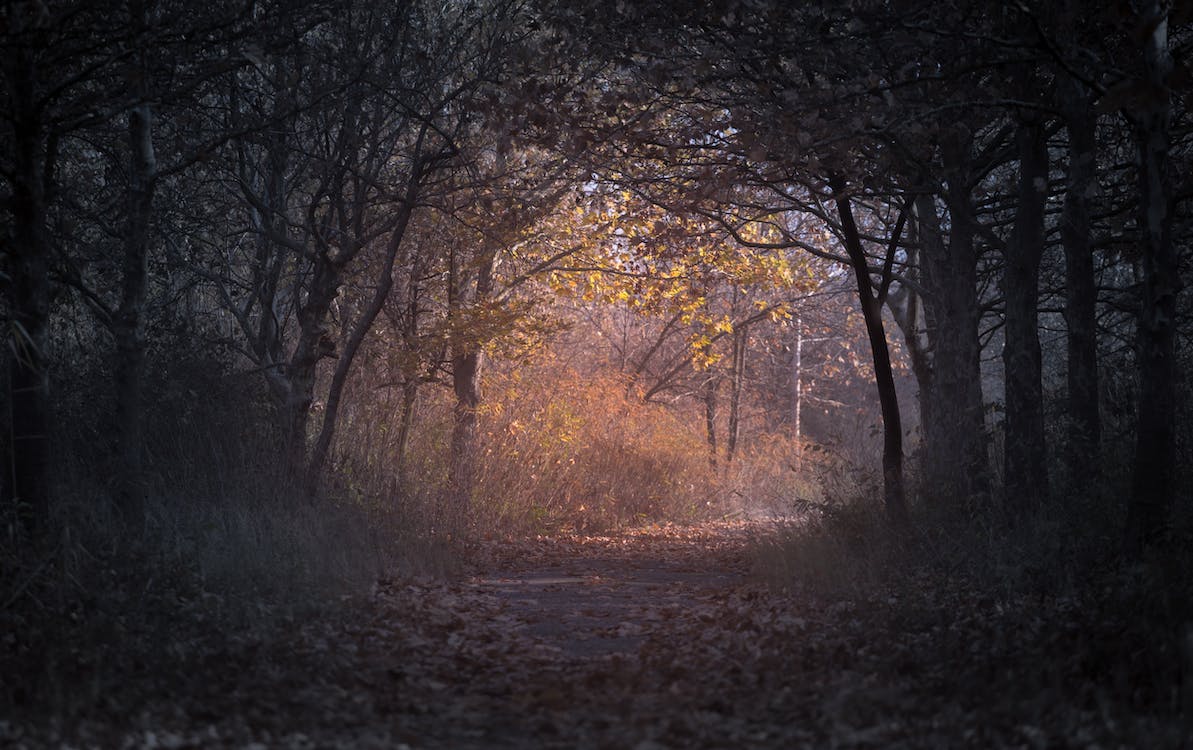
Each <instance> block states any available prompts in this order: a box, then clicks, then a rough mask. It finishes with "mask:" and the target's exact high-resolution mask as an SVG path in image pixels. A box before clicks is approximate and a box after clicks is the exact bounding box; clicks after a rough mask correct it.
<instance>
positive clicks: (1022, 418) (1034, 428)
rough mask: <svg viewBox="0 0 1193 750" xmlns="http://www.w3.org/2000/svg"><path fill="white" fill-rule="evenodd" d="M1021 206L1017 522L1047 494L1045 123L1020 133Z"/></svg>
mask: <svg viewBox="0 0 1193 750" xmlns="http://www.w3.org/2000/svg"><path fill="white" fill-rule="evenodd" d="M1018 149H1019V205H1018V210H1017V213H1016V215H1015V226H1014V230H1013V233H1012V237H1011V241H1010V242H1009V243H1008V244H1007V249H1006V269H1005V271H1004V273H1003V294H1004V296H1005V299H1006V326H1005V328H1004V335H1005V344H1004V348H1003V366H1004V368H1005V371H1006V414H1007V417H1006V432H1005V451H1004V458H1005V475H1006V476H1005V493H1006V494H1005V502H1004V505H1005V508H1006V510H1007V513H1008V517H1009V518H1011V519H1012V520H1014V519H1015V518H1016V517H1017V516H1018V515H1020V514H1022V513H1023V512H1025V511H1030V510H1033V509H1035V508H1036V507H1038V506H1039V504H1040V502H1041V501H1042V500H1043V498H1044V497H1045V496H1046V495H1047V493H1048V472H1047V468H1046V458H1045V444H1044V408H1043V404H1044V398H1043V390H1042V380H1041V377H1042V369H1041V357H1040V331H1039V279H1040V260H1041V258H1042V257H1043V253H1044V204H1045V201H1046V200H1047V197H1048V146H1047V142H1046V140H1045V134H1044V128H1043V123H1041V122H1040V121H1039V119H1038V118H1037V117H1035V116H1029V119H1027V120H1026V121H1025V122H1024V123H1023V124H1022V125H1021V127H1020V131H1019V134H1018Z"/></svg>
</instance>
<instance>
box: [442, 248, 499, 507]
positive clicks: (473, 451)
mask: <svg viewBox="0 0 1193 750" xmlns="http://www.w3.org/2000/svg"><path fill="white" fill-rule="evenodd" d="M496 259H497V253H496V251H495V250H493V249H490V248H487V249H485V250H484V251H483V255H482V256H481V258H480V259H479V263H478V264H477V268H476V271H475V273H476V281H475V286H474V287H473V288H472V289H471V290H470V291H469V292H468V293H467V294H466V293H465V290H464V289H463V288H462V287H463V286H464V284H463V278H462V277H463V275H464V273H463V271H462V270H461V269H460V268H459V267H458V259H456V258H454V257H453V260H452V266H453V268H452V272H451V275H452V277H453V281H452V282H451V284H452V286H453V287H455V292H454V293H453V294H452V295H451V296H452V298H453V299H452V301H451V303H450V304H451V306H453V307H454V309H455V310H456V311H459V310H460V309H462V306H463V305H465V304H472V305H475V304H477V303H480V302H483V301H484V300H485V299H487V298H488V297H489V294H490V293H491V292H492V290H493V269H494V264H495V263H496ZM455 325H458V323H456V322H453V326H455ZM453 335H454V336H455V339H456V340H455V341H454V342H453V343H452V389H453V390H454V391H455V394H456V404H455V407H454V409H453V424H452V442H451V476H450V477H449V490H450V498H449V502H450V503H451V506H452V507H450V508H448V513H449V515H450V516H451V517H452V518H453V519H454V520H455V521H456V522H457V523H464V522H466V521H467V519H468V512H469V510H470V506H471V503H472V494H473V488H474V484H475V481H476V471H477V449H478V436H477V409H478V408H479V407H480V404H481V374H482V371H483V368H484V362H485V355H484V350H483V349H482V348H481V344H480V342H479V341H476V340H475V339H474V338H473V337H471V336H466V335H464V333H463V332H462V331H455V332H454V333H453Z"/></svg>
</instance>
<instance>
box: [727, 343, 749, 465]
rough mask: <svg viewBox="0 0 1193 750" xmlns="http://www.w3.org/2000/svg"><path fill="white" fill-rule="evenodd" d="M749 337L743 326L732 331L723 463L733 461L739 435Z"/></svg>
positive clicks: (729, 463) (728, 463)
mask: <svg viewBox="0 0 1193 750" xmlns="http://www.w3.org/2000/svg"><path fill="white" fill-rule="evenodd" d="M748 340H749V337H748V335H747V333H746V328H745V326H742V327H739V328H735V329H734V331H733V363H732V371H731V373H730V381H729V425H728V429H727V430H726V432H725V465H726V466H729V465H731V464H732V463H733V457H734V455H735V454H736V453H737V441H738V438H739V437H740V435H741V392H742V384H743V381H744V380H745V372H746V343H747V342H748Z"/></svg>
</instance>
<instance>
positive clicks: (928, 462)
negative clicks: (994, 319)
mask: <svg viewBox="0 0 1193 750" xmlns="http://www.w3.org/2000/svg"><path fill="white" fill-rule="evenodd" d="M944 150H945V163H946V170H947V171H946V175H947V177H946V179H947V182H948V186H947V188H946V189H945V205H946V207H947V208H948V211H949V223H950V229H949V240H948V245H947V246H946V245H945V242H944V237H943V232H942V230H941V226H940V218H939V216H938V214H937V207H936V201H935V200H934V199H933V198H932V196H921V197H919V198H918V199H917V201H916V213H917V218H918V227H917V231H918V233H919V236H920V241H921V244H922V248H923V249H922V252H921V253H920V259H921V262H922V269H923V273H922V282H923V284H924V286H925V289H926V292H925V297H924V313H925V317H926V319H927V333H928V342H929V345H928V348H929V350H930V351H931V363H930V372H929V373H926V374H924V375H923V376H921V375H919V374H917V379H918V381H919V382H920V387H921V401H923V400H924V391H923V387H924V381H927V384H928V389H927V400H928V401H929V402H930V403H928V404H925V405H923V406H922V407H921V416H922V419H923V422H922V429H923V433H924V440H925V443H926V445H925V449H926V450H925V454H926V455H925V457H924V466H925V471H926V475H927V476H926V480H927V481H926V486H927V489H928V492H929V494H930V495H932V496H934V497H936V498H937V499H938V500H940V501H942V502H946V503H949V504H950V505H955V504H964V503H965V502H966V501H973V500H978V501H980V500H981V499H982V498H984V497H986V496H988V495H989V492H990V478H989V459H988V455H987V450H986V438H985V435H986V430H985V421H984V418H983V408H982V376H981V345H980V343H979V340H978V323H979V318H980V312H979V305H978V285H977V264H978V254H977V250H976V248H975V246H974V223H973V208H972V201H971V195H970V189H969V179H968V174H967V170H966V168H965V166H966V162H967V158H968V144H950V145H948V146H946V148H945V149H944ZM914 364H915V360H914V359H913V365H914Z"/></svg>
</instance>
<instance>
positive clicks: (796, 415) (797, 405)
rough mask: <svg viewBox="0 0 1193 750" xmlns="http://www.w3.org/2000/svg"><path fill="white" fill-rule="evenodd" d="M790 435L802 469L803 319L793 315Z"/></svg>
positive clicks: (799, 466) (797, 461) (796, 458)
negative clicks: (793, 342) (793, 344)
mask: <svg viewBox="0 0 1193 750" xmlns="http://www.w3.org/2000/svg"><path fill="white" fill-rule="evenodd" d="M791 400H792V401H793V402H794V403H792V408H791V418H792V422H793V424H792V426H791V434H792V435H793V436H794V437H795V462H796V468H797V469H801V470H802V469H803V459H804V420H803V415H804V319H803V318H802V317H800V315H799V313H796V315H795V346H793V347H791Z"/></svg>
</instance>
